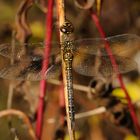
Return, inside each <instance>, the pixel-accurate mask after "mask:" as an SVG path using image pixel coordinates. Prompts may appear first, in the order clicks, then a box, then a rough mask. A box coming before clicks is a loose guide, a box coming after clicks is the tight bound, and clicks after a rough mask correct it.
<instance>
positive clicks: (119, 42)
mask: <svg viewBox="0 0 140 140" xmlns="http://www.w3.org/2000/svg"><path fill="white" fill-rule="evenodd" d="M106 42H107V43H109V45H110V48H111V50H112V54H114V55H120V56H130V55H131V54H132V53H134V52H136V50H138V49H139V48H140V47H139V46H140V37H139V36H137V35H135V34H122V35H116V36H112V37H107V38H105V39H103V38H89V39H81V40H76V41H75V44H74V45H75V50H76V52H77V53H79V54H81V53H85V54H94V55H98V54H99V53H98V52H99V50H100V51H101V53H102V55H103V56H106V55H108V54H107V52H106V49H105V44H106Z"/></svg>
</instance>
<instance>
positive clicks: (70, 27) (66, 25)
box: [60, 21, 74, 34]
mask: <svg viewBox="0 0 140 140" xmlns="http://www.w3.org/2000/svg"><path fill="white" fill-rule="evenodd" d="M60 31H61V32H63V33H64V34H71V33H72V32H73V31H74V27H73V25H72V23H71V22H70V21H65V22H64V24H63V25H62V26H61V27H60Z"/></svg>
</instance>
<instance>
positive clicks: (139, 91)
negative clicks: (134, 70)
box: [112, 83, 140, 103]
mask: <svg viewBox="0 0 140 140" xmlns="http://www.w3.org/2000/svg"><path fill="white" fill-rule="evenodd" d="M126 88H127V90H128V92H129V96H130V97H131V99H132V102H133V103H136V102H138V101H140V86H139V85H138V84H136V83H129V84H127V85H126ZM112 95H114V96H116V97H118V98H120V100H121V101H122V102H124V103H126V102H127V101H126V99H125V94H124V92H123V90H122V89H120V88H117V89H115V90H114V91H113V93H112Z"/></svg>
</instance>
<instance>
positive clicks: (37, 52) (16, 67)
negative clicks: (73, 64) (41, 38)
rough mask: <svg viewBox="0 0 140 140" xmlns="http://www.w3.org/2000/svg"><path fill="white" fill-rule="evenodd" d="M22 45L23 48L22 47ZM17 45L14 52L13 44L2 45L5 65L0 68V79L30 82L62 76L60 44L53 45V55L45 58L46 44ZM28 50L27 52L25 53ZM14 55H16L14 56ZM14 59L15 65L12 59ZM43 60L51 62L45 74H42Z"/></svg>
mask: <svg viewBox="0 0 140 140" xmlns="http://www.w3.org/2000/svg"><path fill="white" fill-rule="evenodd" d="M20 45H21V46H20ZM20 45H19V44H15V46H14V52H13V50H12V48H11V44H2V45H0V55H1V56H4V61H5V62H6V63H5V65H3V66H2V65H1V66H0V77H1V78H4V79H11V80H14V79H15V80H30V81H37V80H41V79H49V78H56V77H58V75H59V74H60V71H59V70H60V69H61V57H60V55H59V50H60V49H59V48H58V47H59V44H58V43H53V44H51V45H52V53H51V55H50V56H48V57H45V58H44V57H43V53H44V50H45V49H44V48H43V46H44V44H43V43H30V44H20ZM24 48H27V52H28V53H27V52H24V51H25V50H24ZM12 53H13V54H14V55H13V56H12ZM12 57H14V59H15V60H14V63H13V64H11V59H12ZM43 60H45V61H48V62H49V68H48V69H47V70H46V72H45V73H44V74H43V73H42V72H41V68H42V62H43Z"/></svg>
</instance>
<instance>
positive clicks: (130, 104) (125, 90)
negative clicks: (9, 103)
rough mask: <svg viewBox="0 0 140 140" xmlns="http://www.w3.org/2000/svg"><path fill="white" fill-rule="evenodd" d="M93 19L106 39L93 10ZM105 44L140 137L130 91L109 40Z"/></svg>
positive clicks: (139, 128)
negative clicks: (120, 71)
mask: <svg viewBox="0 0 140 140" xmlns="http://www.w3.org/2000/svg"><path fill="white" fill-rule="evenodd" d="M91 17H92V20H93V21H94V23H95V25H96V27H97V29H98V31H99V33H100V36H101V37H102V38H105V37H106V35H105V32H104V30H103V28H102V26H101V24H100V21H99V19H98V16H97V15H96V14H95V13H94V12H93V11H92V10H91ZM104 43H105V49H106V51H107V53H108V55H109V57H110V61H111V63H112V65H113V69H114V71H115V72H116V73H117V77H118V80H119V83H120V87H121V88H122V90H123V91H124V93H125V96H126V99H127V101H128V107H129V110H130V114H131V117H132V120H133V122H134V125H135V128H136V132H137V134H138V136H140V125H139V123H138V119H137V116H136V114H135V109H134V106H133V104H132V101H131V98H130V96H129V94H128V91H127V89H126V87H125V85H124V82H123V79H122V75H121V74H120V73H119V69H118V65H117V63H116V60H115V58H114V56H113V54H112V51H111V48H110V45H109V42H108V41H107V40H104Z"/></svg>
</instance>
